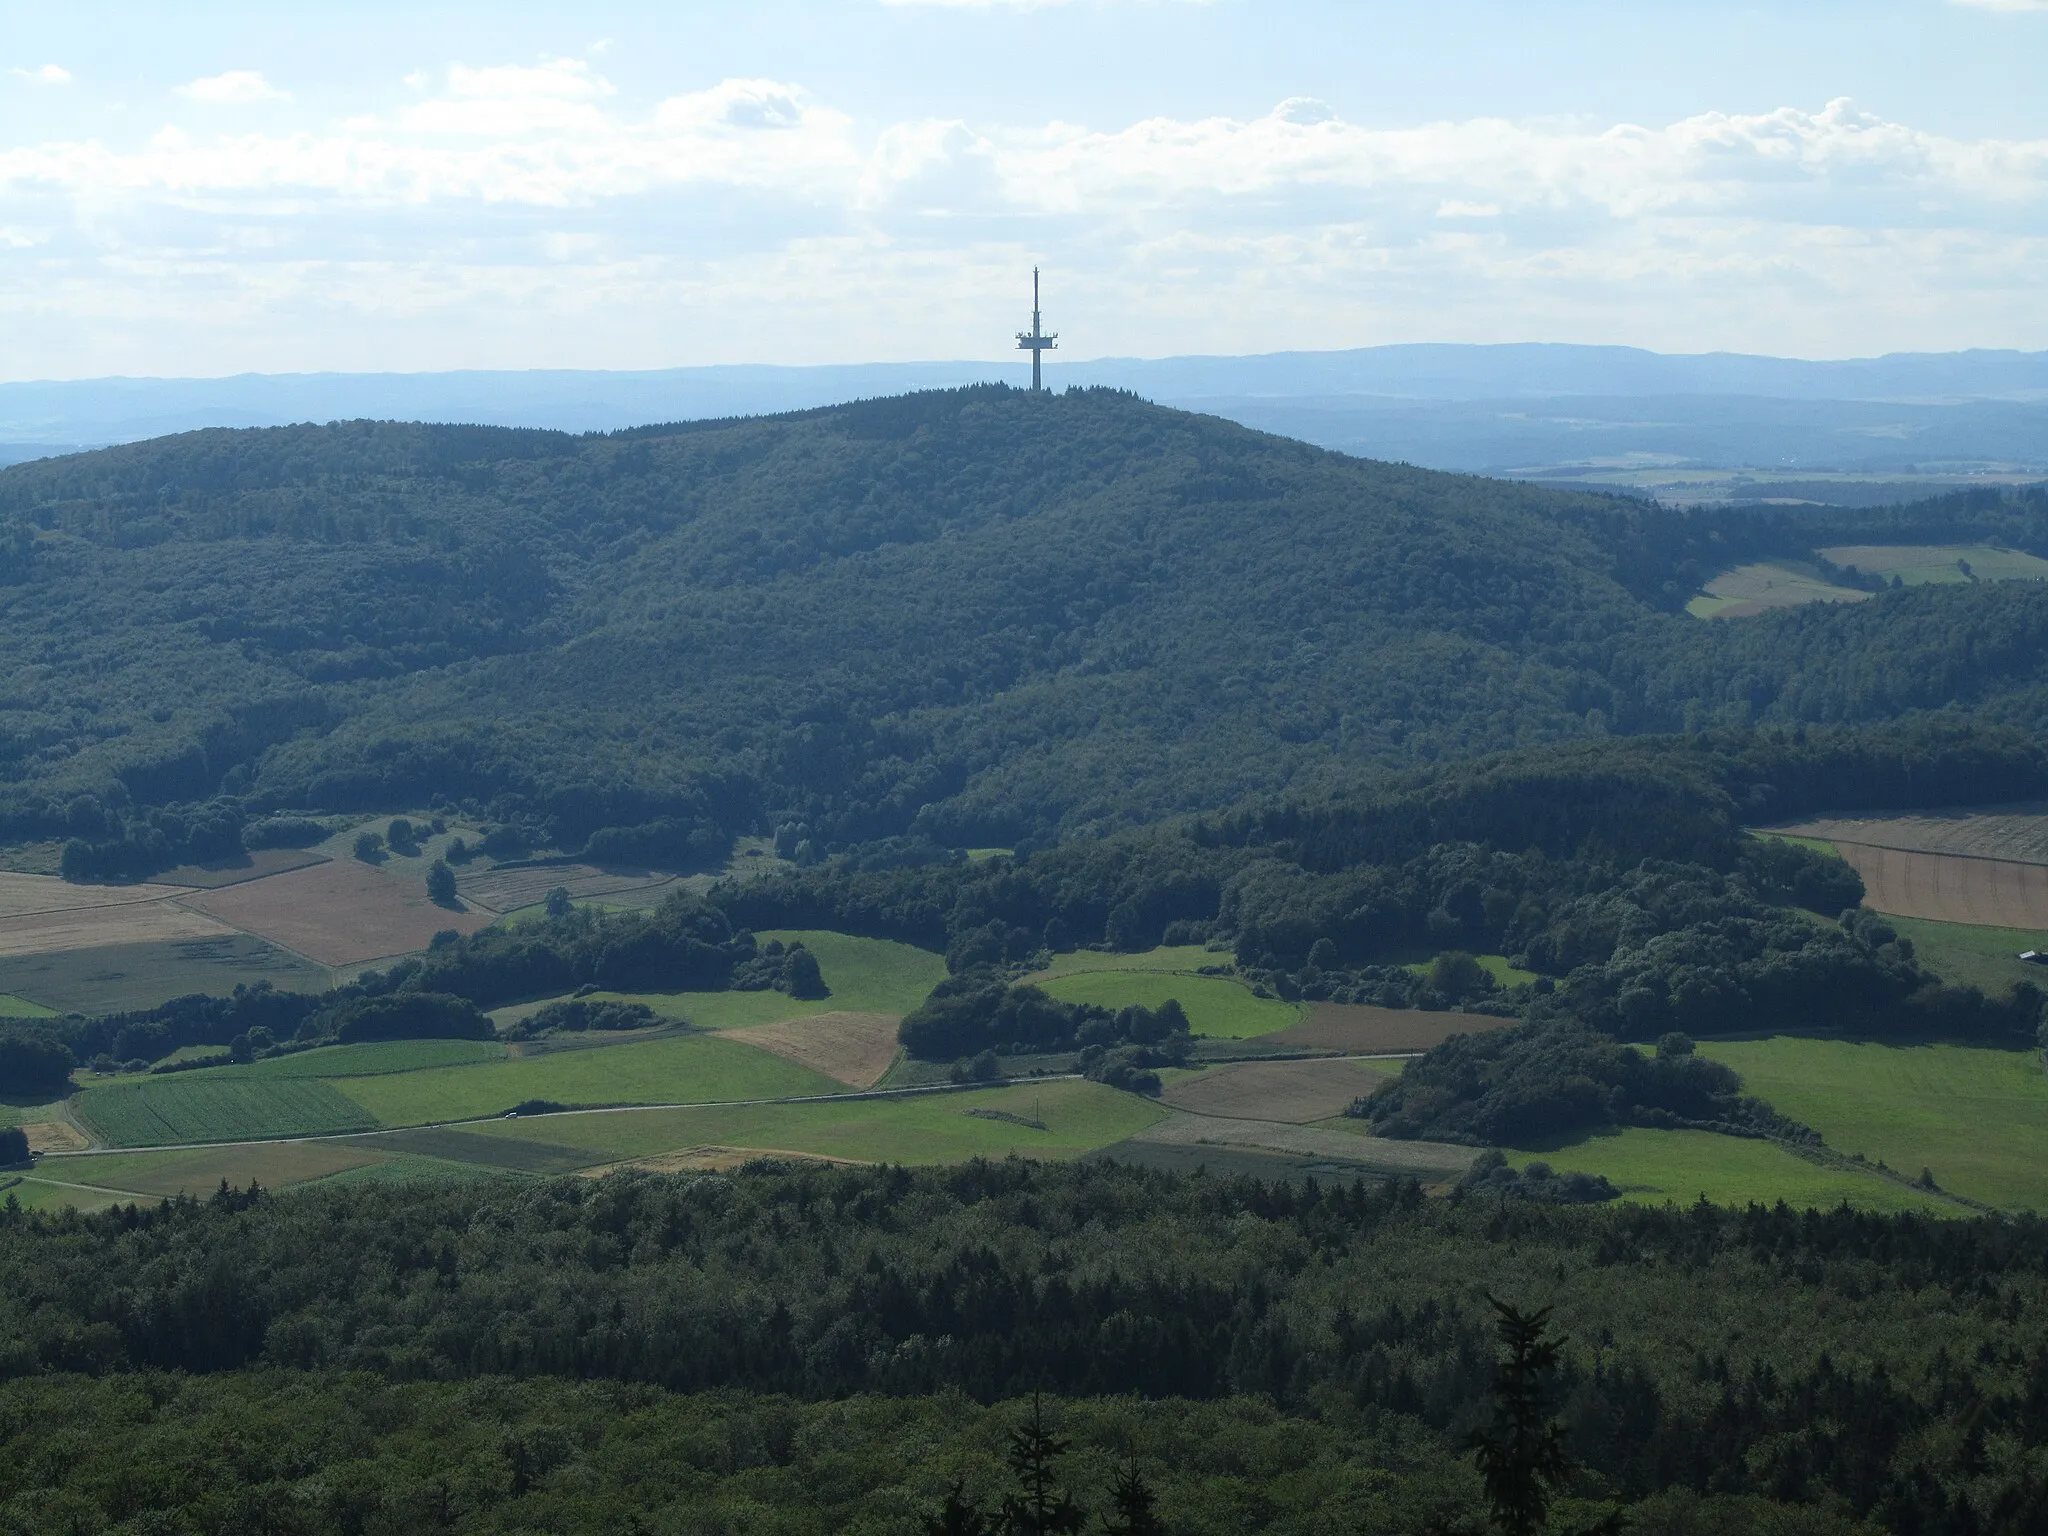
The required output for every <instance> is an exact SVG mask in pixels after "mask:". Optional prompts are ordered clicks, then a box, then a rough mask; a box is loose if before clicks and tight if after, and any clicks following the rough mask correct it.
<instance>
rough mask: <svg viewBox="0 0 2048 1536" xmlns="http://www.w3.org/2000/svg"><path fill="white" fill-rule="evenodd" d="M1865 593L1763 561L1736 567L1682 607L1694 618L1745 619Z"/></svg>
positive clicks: (1861, 599)
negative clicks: (1804, 604) (1775, 610)
mask: <svg viewBox="0 0 2048 1536" xmlns="http://www.w3.org/2000/svg"><path fill="white" fill-rule="evenodd" d="M1869 597H1870V594H1869V593H1868V592H1859V591H1857V590H1856V589H1855V588H1854V587H1838V586H1836V585H1834V583H1832V582H1830V581H1829V580H1828V579H1827V578H1826V577H1824V576H1822V575H1820V574H1819V573H1818V572H1806V571H1800V570H1797V569H1795V568H1793V567H1792V566H1789V565H1780V564H1775V563H1770V562H1765V563H1762V564H1758V565H1738V566H1737V567H1736V568H1735V569H1734V570H1732V571H1728V572H1725V573H1724V574H1722V575H1719V576H1716V577H1715V578H1714V579H1713V580H1712V581H1710V582H1708V583H1707V589H1706V592H1705V593H1704V595H1702V596H1699V597H1695V598H1694V599H1693V600H1692V601H1691V602H1689V603H1687V604H1686V605H1685V611H1686V612H1687V613H1689V614H1691V615H1692V616H1693V617H1694V618H1696V619H1746V618H1750V617H1753V616H1754V615H1756V614H1759V613H1769V612H1770V611H1771V610H1772V609H1774V608H1797V607H1799V606H1800V605H1801V604H1803V603H1861V602H1865V601H1867V600H1868V599H1869Z"/></svg>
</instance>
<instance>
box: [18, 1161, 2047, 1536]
mask: <svg viewBox="0 0 2048 1536" xmlns="http://www.w3.org/2000/svg"><path fill="white" fill-rule="evenodd" d="M1488 1295H1493V1296H1496V1297H1502V1298H1507V1299H1510V1300H1512V1301H1513V1302H1515V1303H1516V1304H1518V1305H1521V1306H1524V1307H1525V1308H1529V1309H1534V1308H1537V1307H1540V1306H1554V1308H1555V1312H1554V1318H1553V1324H1554V1336H1555V1338H1556V1339H1557V1340H1558V1341H1559V1342H1560V1344H1561V1352H1560V1354H1559V1357H1558V1359H1557V1361H1556V1364H1555V1367H1554V1368H1553V1369H1551V1370H1549V1371H1547V1372H1545V1373H1544V1376H1545V1380H1544V1382H1543V1384H1542V1385H1543V1391H1544V1393H1545V1398H1546V1401H1547V1402H1548V1403H1549V1404H1551V1405H1552V1408H1553V1410H1554V1414H1555V1420H1556V1422H1557V1423H1558V1425H1559V1426H1560V1427H1561V1429H1562V1432H1563V1437H1564V1438H1563V1440H1562V1442H1561V1446H1562V1449H1563V1450H1565V1451H1566V1452H1567V1453H1568V1459H1569V1463H1570V1464H1571V1465H1572V1466H1573V1467H1575V1468H1576V1469H1577V1470H1576V1472H1575V1473H1574V1474H1573V1475H1572V1476H1571V1477H1570V1479H1569V1481H1568V1483H1567V1485H1566V1486H1565V1487H1564V1488H1563V1489H1561V1492H1562V1494H1563V1495H1564V1496H1565V1497H1566V1498H1567V1499H1570V1500H1575V1501H1577V1506H1576V1507H1578V1508H1580V1509H1582V1510H1584V1511H1585V1512H1587V1513H1588V1514H1590V1515H1597V1514H1598V1513H1599V1512H1600V1511H1602V1510H1603V1509H1604V1510H1614V1509H1617V1508H1621V1509H1630V1510H1633V1511H1634V1512H1635V1513H1636V1514H1637V1516H1638V1524H1637V1525H1635V1526H1634V1527H1632V1528H1634V1529H1643V1530H1650V1531H1668V1532H1680V1531H1687V1532H1707V1531H1714V1532H1720V1531H1728V1532H1733V1531H1736V1530H1745V1531H1747V1530H1779V1531H1785V1532H1795V1531H1797V1532H1805V1531H1816V1532H1818V1531H1851V1530H1857V1529H1863V1528H1864V1527H1862V1526H1861V1525H1860V1523H1859V1522H1860V1521H1861V1520H1863V1519H1870V1520H1874V1521H1876V1522H1879V1523H1881V1524H1882V1525H1884V1526H1885V1527H1886V1528H1888V1529H1893V1530H1899V1531H1918V1532H1930V1533H1932V1532H1964V1531H1969V1532H1983V1533H1994V1532H1995V1533H2006V1532H2010V1533H2014V1536H2018V1533H2021V1532H2027V1531H2032V1530H2038V1529H2039V1528H2040V1523H2041V1521H2042V1520H2043V1519H2044V1518H2048V1335H2044V1333H2043V1320H2044V1319H2048V1229H2044V1228H2043V1227H2042V1226H2041V1224H2040V1223H2038V1222H2035V1221H2032V1220H2021V1221H2001V1222H1968V1223H1953V1222H1940V1221H1935V1222H1929V1221H1926V1220H1923V1219H1916V1218H1912V1217H1876V1216H1863V1215H1857V1214H1852V1213H1851V1212H1849V1211H1847V1210H1843V1211H1838V1212H1835V1213H1832V1214H1820V1213H1806V1214H1803V1215H1802V1214H1796V1213H1794V1212H1791V1211H1788V1210H1786V1209H1784V1208H1782V1207H1780V1208H1778V1209H1776V1210H1766V1209H1763V1208H1760V1207H1752V1208H1750V1209H1749V1210H1747V1211H1728V1210H1717V1209H1715V1208H1713V1207H1710V1206H1705V1205H1702V1206H1698V1207H1695V1208H1693V1209H1691V1210H1679V1209H1675V1208H1666V1209H1664V1210H1644V1209H1634V1208H1613V1207H1597V1206H1592V1207H1589V1206H1556V1205H1539V1204H1529V1203H1525V1202H1517V1201H1510V1200H1502V1199H1495V1198H1491V1197H1488V1196H1485V1195H1474V1196H1471V1197H1469V1198H1464V1199H1454V1200H1449V1201H1441V1200H1439V1201H1429V1200H1424V1199H1422V1198H1421V1197H1420V1195H1419V1194H1418V1192H1417V1191H1416V1190H1415V1188H1414V1187H1413V1186H1412V1185H1409V1186H1405V1187H1403V1186H1398V1185H1385V1186H1379V1187H1366V1186H1362V1185H1360V1186H1351V1187H1320V1188H1319V1187H1316V1186H1314V1185H1310V1186H1307V1187H1303V1188H1290V1187H1288V1186H1285V1185H1279V1186H1268V1185H1262V1184H1259V1183H1256V1182H1244V1181H1230V1180H1219V1179H1210V1178H1204V1177H1199V1176H1188V1177H1170V1176H1167V1175H1162V1174H1156V1173H1148V1172H1143V1171H1139V1170H1135V1169H1129V1168H1122V1167H1117V1166H1115V1165H1099V1166H1081V1167H1070V1168H1059V1167H1039V1166H1034V1165H1030V1164H1024V1163H1009V1164H1004V1165H990V1164H973V1165H967V1166H963V1167H960V1168H956V1169H951V1170H945V1171H934V1172H928V1173H911V1172H906V1171H902V1170H882V1169H877V1170H829V1171H818V1170H806V1171H794V1170H791V1171H775V1170H772V1169H759V1170H755V1171H751V1172H746V1173H742V1174H740V1175H737V1176H705V1177H699V1178H693V1179H658V1178H648V1177H619V1178H613V1179H609V1180H605V1181H603V1182H602V1183H588V1182H579V1181H575V1180H567V1181H561V1182H558V1183H553V1184H527V1185H511V1184H503V1183H485V1184H479V1185H476V1186H472V1187H468V1188H464V1189H460V1190H439V1191H432V1192H430V1191H426V1190H422V1189H417V1188H411V1189H406V1188H401V1189H389V1188H374V1187H372V1188H362V1189H357V1190H331V1191H327V1192H317V1193H309V1194H303V1195H298V1196H294V1197H291V1198H287V1199H272V1198H269V1197H264V1196H260V1195H256V1194H253V1193H249V1194H244V1193H231V1192H228V1191H225V1190H223V1192H222V1193H221V1194H220V1195H219V1196H217V1197H216V1198H214V1199H213V1200H210V1201H206V1202H203V1203H196V1204H195V1203H192V1202H189V1201H179V1202H173V1203H171V1204H170V1205H168V1206H166V1207H164V1208H162V1209H161V1210H157V1211H153V1212H150V1211H135V1210H124V1211H115V1212H109V1213H105V1214H102V1215H98V1216H90V1217H79V1216H76V1215H64V1216H34V1215H28V1214H24V1213H20V1212H18V1211H13V1210H9V1211H7V1212H6V1213H5V1215H4V1217H0V1377H4V1378H5V1379H6V1380H5V1384H4V1385H0V1438H4V1439H6V1440H7V1441H8V1442H9V1450H10V1454H9V1455H7V1456H6V1457H0V1467H4V1470H0V1510H4V1511H7V1512H8V1513H9V1514H10V1515H11V1516H12V1518H14V1519H15V1521H16V1526H15V1528H17V1529H24V1530H26V1529H31V1528H34V1519H35V1513H34V1512H35V1511H37V1510H45V1511H53V1512H54V1511H58V1510H77V1511H79V1514H78V1516H77V1517H76V1518H79V1519H81V1520H86V1519H87V1512H96V1513H99V1512H103V1513H101V1518H104V1519H108V1520H140V1519H142V1518H143V1517H144V1516H145V1515H146V1513H147V1512H148V1511H150V1510H151V1509H155V1508H161V1507H162V1506H163V1505H165V1504H171V1505H174V1506H176V1505H181V1504H183V1503H184V1502H185V1501H187V1500H193V1501H197V1502H198V1507H202V1508H212V1509H221V1510H226V1509H247V1508H249V1507H251V1505H252V1504H253V1503H255V1502H257V1501H259V1500H260V1499H261V1498H262V1497H263V1496H264V1495H265V1494H268V1495H269V1496H270V1497H272V1498H276V1499H280V1500H281V1501H282V1502H283V1504H284V1506H285V1508H286V1509H287V1510H288V1511H291V1513H290V1514H288V1515H280V1516H277V1517H276V1518H278V1519H280V1520H284V1521H285V1522H286V1523H283V1524H270V1525H247V1524H231V1523H225V1521H224V1522H223V1523H219V1524H211V1525H204V1526H193V1525H184V1524H169V1525H154V1526H148V1525H140V1524H138V1525H134V1526H131V1527H127V1528H129V1529H138V1530H140V1529H168V1530H186V1529H200V1528H203V1529H208V1530H212V1531H226V1530H250V1529H265V1530H287V1531H295V1532H296V1531H308V1532H316V1531H317V1532H328V1531H346V1530H356V1531H381V1530H395V1529H435V1528H446V1529H463V1530H500V1529H557V1530H599V1529H662V1530H667V1529H683V1528H685V1527H682V1526H670V1525H650V1526H638V1527H636V1526H632V1525H629V1524H624V1523H621V1524H619V1525H617V1526H612V1527H606V1526H604V1525H602V1524H598V1523H595V1522H596V1521H597V1520H598V1519H599V1518H600V1517H601V1516H602V1517H610V1518H617V1519H619V1520H621V1521H622V1522H623V1521H625V1519H626V1518H627V1514H626V1512H627V1511H641V1512H643V1514H651V1513H652V1512H653V1510H655V1509H656V1508H661V1507H665V1506H667V1505H669V1504H670V1502H671V1501H675V1500H678V1499H680V1500H682V1501H683V1503H682V1504H681V1505H680V1506H679V1507H678V1508H676V1509H674V1510H670V1511H669V1517H670V1518H679V1517H684V1516H686V1517H687V1518H688V1519H691V1520H698V1521H700V1522H709V1523H708V1524H698V1525H692V1526H689V1527H687V1528H689V1529H710V1528H716V1529H735V1528H741V1527H742V1526H743V1525H747V1524H751V1520H752V1519H759V1520H762V1521H767V1522H770V1525H769V1528H774V1529H788V1530H798V1531H809V1530H827V1529H871V1530H877V1531H905V1532H908V1531H914V1530H917V1529H919V1528H920V1525H919V1521H920V1519H921V1517H923V1516H926V1515H930V1514H934V1513H936V1512H937V1506H938V1505H939V1504H940V1502H941V1500H942V1499H943V1496H944V1494H945V1492H946V1490H947V1488H948V1486H949V1485H950V1484H951V1483H952V1481H953V1479H954V1478H955V1477H959V1478H962V1479H963V1480H966V1481H967V1483H968V1492H969V1493H970V1495H971V1496H972V1497H974V1498H976V1499H981V1498H984V1497H988V1498H992V1497H994V1496H996V1495H998V1494H1000V1493H1001V1492H1002V1491H1003V1468H1002V1465H1001V1454H1002V1452H1001V1447H1002V1435H1003V1432H1004V1431H1005V1430H1007V1429H1010V1428H1013V1427H1014V1426H1015V1424H1016V1423H1017V1419H1018V1407H1017V1405H1016V1403H1015V1400H1016V1399H1018V1398H1020V1397H1028V1395H1029V1394H1031V1393H1033V1392H1037V1391H1043V1392H1044V1393H1046V1394H1049V1396H1050V1399H1051V1401H1052V1403H1053V1405H1054V1406H1053V1413H1054V1414H1055V1416H1056V1417H1057V1418H1060V1419H1064V1422H1065V1424H1066V1425H1067V1426H1068V1427H1069V1429H1070V1431H1071V1436H1072V1439H1073V1441H1074V1442H1077V1446H1076V1450H1075V1451H1074V1453H1073V1454H1072V1456H1071V1458H1070V1460H1069V1462H1068V1463H1067V1465H1066V1466H1065V1467H1064V1468H1063V1469H1062V1475H1063V1476H1064V1477H1065V1478H1066V1479H1068V1480H1069V1481H1070V1483H1071V1485H1072V1486H1074V1487H1076V1488H1078V1489H1079V1490H1080V1493H1081V1495H1082V1496H1083V1497H1086V1498H1088V1499H1089V1500H1090V1502H1091V1503H1093V1504H1094V1505H1095V1507H1097V1508H1101V1507H1103V1505H1104V1504H1105V1503H1106V1502H1107V1501H1106V1499H1104V1497H1103V1490H1104V1487H1105V1485H1106V1484H1107V1483H1108V1482H1109V1480H1110V1476H1111V1474H1112V1473H1113V1471H1114V1470H1115V1467H1116V1465H1117V1463H1118V1462H1119V1461H1120V1460H1122V1459H1125V1458H1129V1457H1132V1456H1135V1457H1136V1458H1137V1460H1138V1464H1139V1466H1140V1468H1141V1469H1142V1470H1143V1471H1144V1472H1145V1473H1146V1474H1147V1476H1148V1477H1149V1478H1150V1479H1152V1480H1153V1481H1154V1482H1155V1483H1156V1485H1157V1489H1158V1492H1159V1495H1160V1497H1161V1500H1162V1508H1163V1510H1164V1512H1165V1513H1166V1514H1167V1515H1169V1516H1170V1519H1171V1526H1172V1528H1173V1529H1176V1530H1185V1531H1190V1532H1207V1531H1224V1530H1242V1529H1247V1528H1266V1529H1280V1530H1303V1531H1307V1530H1327V1529H1332V1528H1333V1527H1332V1526H1330V1525H1329V1524H1327V1523H1324V1522H1326V1521H1327V1520H1328V1519H1329V1518H1331V1517H1333V1516H1336V1515H1337V1513H1338V1512H1339V1511H1343V1512H1344V1516H1343V1518H1345V1519H1346V1520H1348V1521H1352V1522H1355V1523H1348V1524H1344V1525H1342V1526H1340V1527H1335V1528H1343V1529H1357V1530H1365V1531H1384V1532H1411V1531H1417V1530H1423V1529H1428V1528H1431V1527H1430V1526H1429V1525H1427V1524H1426V1523H1425V1521H1424V1520H1423V1519H1422V1518H1420V1517H1421V1516H1422V1514H1423V1512H1425V1511H1427V1513H1428V1514H1429V1515H1432V1516H1434V1517H1435V1518H1436V1520H1437V1521H1438V1524H1437V1525H1436V1526H1435V1527H1434V1528H1437V1529H1477V1528H1478V1525H1479V1520H1480V1517H1481V1516H1482V1514H1483V1508H1484V1506H1483V1503H1482V1500H1481V1497H1480V1491H1479V1487H1478V1479H1477V1477H1476V1476H1475V1475H1474V1472H1473V1469H1472V1467H1471V1465H1470V1463H1469V1462H1468V1461H1467V1460H1466V1459H1465V1458H1464V1456H1463V1452H1462V1450H1461V1446H1462V1445H1463V1443H1464V1442H1465V1440H1466V1437H1467V1436H1468V1434H1469V1433H1470V1432H1471V1431H1473V1430H1475V1429H1480V1428H1482V1427H1483V1426H1484V1425H1485V1424H1486V1423H1487V1422H1488V1420H1489V1416H1490V1413H1491V1404H1492V1402H1493V1398H1494V1385H1495V1365H1494V1362H1495V1359H1496V1351H1495V1341H1494V1337H1493V1335H1494V1331H1495V1329H1494V1323H1495V1318H1494V1314H1493V1311H1492V1309H1491V1308H1490V1307H1489V1305H1488V1303H1487V1299H1486V1298H1487V1296H1488ZM228 1371H239V1372H245V1373H247V1374H244V1375H241V1376H239V1377H237V1378H235V1379H233V1380H231V1381H225V1382H217V1381H211V1380H208V1379H207V1378H209V1377H212V1376H213V1375H214V1374H215V1373H220V1372H228ZM82 1378H94V1380H93V1381H90V1382H89V1381H87V1380H85V1379H82ZM195 1378H197V1379H195ZM577 1382H581V1383H587V1384H590V1385H588V1386H586V1387H583V1388H576V1387H574V1386H572V1385H571V1384H572V1383H577ZM406 1383H418V1384H421V1385H413V1386H407V1385H404V1384H406ZM426 1383H440V1384H441V1385H437V1386H428V1385H425V1384H426ZM458 1383H471V1384H472V1385H469V1386H466V1387H464V1386H458V1385H456V1384H458ZM669 1394H698V1395H697V1396H682V1397H675V1396H670V1395H669ZM935 1394H936V1396H935ZM949 1395H957V1396H949ZM906 1398H907V1399H910V1400H908V1401H901V1400H899V1399H906ZM1067 1398H1085V1399H1094V1400H1095V1401H1092V1402H1087V1403H1081V1404H1075V1405H1073V1406H1071V1407H1062V1406H1061V1402H1062V1400H1063V1399H1067ZM828 1402H831V1403H836V1404H837V1406H836V1407H833V1408H829V1409H828V1408H825V1407H821V1406H807V1405H812V1404H824V1403H828ZM1005 1402H1008V1403H1010V1406H1009V1407H1007V1408H1003V1409H1000V1410H998V1411H997V1412H995V1413H993V1414H991V1413H986V1412H984V1411H982V1410H980V1409H979V1408H977V1407H976V1406H974V1405H976V1404H982V1403H998V1404H1000V1403H1005ZM953 1404H957V1406H949V1405H953ZM429 1423H442V1424H445V1425H447V1426H448V1427H447V1428H446V1430H437V1431H436V1432H435V1438H436V1442H437V1444H445V1445H446V1447H447V1453H446V1455H445V1456H439V1455H437V1456H436V1457H434V1458H433V1459H432V1460H431V1461H423V1460H421V1459H419V1456H418V1454H417V1449H408V1448H407V1447H406V1445H405V1444H404V1442H405V1441H406V1440H407V1439H409V1438H410V1439H414V1440H417V1439H418V1438H419V1436H420V1430H419V1429H418V1428H417V1426H422V1425H425V1424H429ZM200 1426H204V1428H205V1430H206V1431H208V1432H210V1433H202V1432H200V1428H199V1427H200ZM409 1428H410V1433H408V1429H409ZM443 1433H446V1434H448V1435H450V1436H451V1437H452V1438H450V1439H448V1440H446V1441H441V1440H440V1439H439V1437H440V1436H441V1435H442V1434H443ZM636 1447H637V1448H638V1449H637V1450H636V1449H635V1448H636ZM636 1463H637V1470H635V1464H636ZM436 1478H438V1479H439V1480H440V1482H439V1488H440V1493H439V1498H440V1500H441V1501H442V1503H443V1507H445V1509H446V1510H447V1514H446V1515H445V1516H443V1517H442V1518H441V1519H440V1520H439V1522H438V1523H437V1522H436V1521H434V1520H431V1519H424V1518H423V1517H422V1516H421V1514H420V1512H419V1510H418V1508H417V1507H415V1508H414V1509H413V1510H412V1511H410V1512H407V1511H404V1510H401V1509H395V1508H393V1505H394V1503H396V1502H401V1501H404V1500H407V1499H413V1500H418V1499H419V1498H420V1497H421V1495H422V1493H423V1492H425V1491H427V1490H429V1489H431V1488H433V1487H434V1486H435V1479H436ZM194 1479H198V1481H196V1482H195V1481H194ZM735 1500H738V1501H743V1504H742V1505H735V1504H734V1503H733V1501H735ZM45 1501H47V1502H45ZM1247 1501H1249V1502H1247ZM1325 1501H1331V1502H1330V1503H1329V1504H1328V1507H1327V1508H1324V1507H1323V1505H1324V1502H1325ZM742 1507H751V1508H753V1509H755V1510H757V1511H758V1514H756V1515H755V1516H753V1517H751V1518H749V1517H746V1516H743V1515H742V1514H741V1512H740V1510H741V1508H742ZM856 1510H857V1511H859V1512H860V1513H861V1514H862V1517H863V1518H862V1520H861V1521H860V1522H856V1521H854V1520H853V1519H852V1515H853V1513H854V1512H855V1511H856ZM771 1511H772V1513H771ZM0 1518H4V1517H0ZM67 1518H69V1517H67ZM238 1518H240V1519H248V1518H250V1517H249V1516H247V1515H242V1516H239V1517H238ZM408 1518H409V1519H410V1520H412V1521H413V1522H415V1523H412V1524H406V1523H404V1522H405V1520H406V1519H408ZM835 1519H843V1520H845V1522H846V1523H844V1524H836V1525H835V1524H833V1523H832V1522H833V1521H834V1520H835ZM24 1522H26V1523H24ZM1772 1522H1775V1523H1772ZM55 1528H57V1527H55V1526H49V1525H46V1526H43V1527H41V1529H43V1530H48V1529H55ZM67 1528H72V1529H100V1528H101V1527H100V1526H97V1525H92V1524H91V1523H90V1522H89V1520H88V1521H87V1523H85V1524H80V1525H75V1526H70V1527H67Z"/></svg>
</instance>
